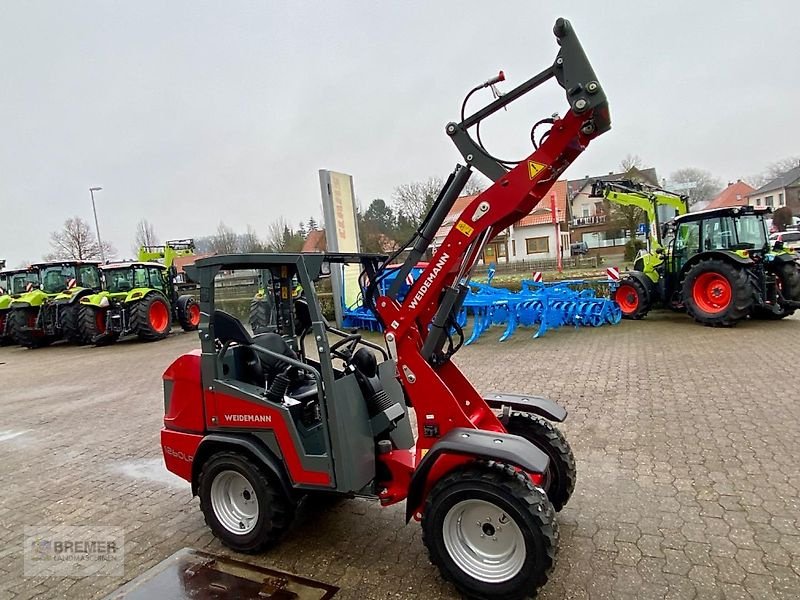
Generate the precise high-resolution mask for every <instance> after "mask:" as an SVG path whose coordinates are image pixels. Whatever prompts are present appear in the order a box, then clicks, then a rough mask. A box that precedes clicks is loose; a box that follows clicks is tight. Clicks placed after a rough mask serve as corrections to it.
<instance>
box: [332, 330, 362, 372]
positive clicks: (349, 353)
mask: <svg viewBox="0 0 800 600" xmlns="http://www.w3.org/2000/svg"><path fill="white" fill-rule="evenodd" d="M360 341H361V334H360V333H351V334H350V335H348V336H346V337H343V338H342V339H340V340H339V341H338V342H336V343H335V344H333V345H331V347H330V351H331V355H332V356H335V357H336V358H341V359H342V360H343V361H344V362H345V364H349V363H350V360H351V359H352V358H353V352H355V349H356V346H357V345H358V343H359V342H360ZM342 347H344V349H343V350H340V348H342Z"/></svg>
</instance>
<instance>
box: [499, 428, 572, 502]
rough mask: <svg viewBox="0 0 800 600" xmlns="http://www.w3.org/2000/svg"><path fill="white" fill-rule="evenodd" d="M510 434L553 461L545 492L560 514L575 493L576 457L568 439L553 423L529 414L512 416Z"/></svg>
mask: <svg viewBox="0 0 800 600" xmlns="http://www.w3.org/2000/svg"><path fill="white" fill-rule="evenodd" d="M506 431H508V433H513V434H514V435H518V436H521V437H524V438H525V439H526V440H528V441H529V442H531V443H532V444H533V445H534V446H536V447H537V448H539V449H540V450H541V451H543V452H544V453H545V454H547V456H548V457H549V458H550V465H549V466H548V468H547V473H546V474H545V481H544V485H543V487H544V489H545V491H546V492H547V498H548V499H549V500H550V503H551V504H552V505H553V508H554V509H555V510H556V511H560V510H561V509H562V508H564V506H565V505H566V504H567V502H568V501H569V499H570V496H572V492H574V491H575V482H576V481H577V477H578V474H577V469H576V466H575V455H574V454H573V453H572V448H570V445H569V442H568V441H567V438H565V437H564V434H563V433H561V431H560V430H559V429H558V428H557V427H556V426H555V425H553V424H552V423H550V421H546V420H545V419H543V418H541V417H538V416H536V415H531V414H528V413H518V412H515V413H511V416H510V417H509V419H508V424H507V425H506Z"/></svg>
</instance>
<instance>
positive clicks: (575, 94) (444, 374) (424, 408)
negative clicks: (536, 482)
mask: <svg viewBox="0 0 800 600" xmlns="http://www.w3.org/2000/svg"><path fill="white" fill-rule="evenodd" d="M553 33H554V34H555V36H556V39H557V41H558V44H559V46H560V50H559V52H558V54H557V55H556V59H555V61H554V62H553V63H552V64H551V65H550V66H549V67H548V68H547V69H545V70H544V71H542V72H541V73H539V74H537V75H535V76H534V77H532V78H531V79H529V80H528V81H526V82H524V83H522V84H521V85H519V86H518V87H516V88H515V89H513V90H511V91H509V92H508V93H506V94H503V95H499V97H498V98H497V99H496V100H495V101H494V102H492V103H490V104H489V105H487V106H485V107H484V108H482V109H480V110H478V111H477V112H475V113H474V114H472V115H470V116H465V115H464V114H463V113H464V111H463V110H462V118H461V120H460V121H459V122H452V123H449V124H448V125H447V126H446V128H445V131H446V133H447V135H448V136H450V138H451V139H452V140H453V142H454V143H455V145H456V147H457V148H458V149H459V151H460V152H461V154H462V156H463V157H464V160H465V161H466V164H465V165H457V166H456V169H455V170H454V171H453V173H452V174H451V175H450V177H449V178H448V180H447V182H446V183H445V185H444V187H443V188H442V190H441V192H440V194H439V196H438V198H437V200H436V201H435V203H434V205H433V207H432V208H431V210H430V212H429V213H428V215H427V216H426V217H425V219H424V220H423V222H422V224H421V225H420V227H419V229H418V230H417V234H416V235H415V236H414V238H413V239H412V240H410V242H409V244H408V245H407V246H406V248H410V250H409V253H408V256H407V258H406V259H405V261H404V262H403V264H402V266H401V267H400V268H399V273H397V275H396V277H395V280H394V284H393V285H392V286H390V287H389V289H388V291H387V292H386V293H385V294H384V295H381V296H378V294H377V289H379V286H378V285H377V283H378V282H379V281H380V280H381V278H382V277H384V276H385V274H386V272H387V269H386V265H388V263H389V262H391V261H392V260H394V258H395V257H391V258H390V259H389V260H388V261H386V263H384V265H383V266H381V267H379V268H378V269H377V270H376V271H375V272H373V273H370V272H366V273H365V275H366V279H367V280H368V281H369V289H368V293H367V294H366V296H367V302H368V303H370V302H371V303H372V306H373V307H374V311H375V313H376V315H377V317H378V318H379V320H380V321H381V322H382V324H383V327H384V335H385V338H386V342H387V347H388V348H389V350H390V351H391V353H392V355H393V356H394V357H395V358H396V359H397V363H398V365H397V366H398V374H399V376H400V380H401V383H402V384H403V387H404V389H405V391H406V393H407V396H408V398H409V400H410V401H411V402H412V404H414V405H415V407H416V408H417V412H418V414H422V415H424V416H425V418H426V419H427V418H430V419H429V420H430V421H431V423H430V427H429V428H427V429H425V431H428V432H429V433H430V436H429V437H431V438H436V437H438V431H439V429H438V428H439V426H440V425H441V426H443V427H445V424H446V429H449V428H451V427H476V426H481V425H483V427H484V428H488V429H490V430H491V429H494V430H499V431H502V426H500V424H499V422H498V421H497V420H496V418H495V417H494V415H493V414H492V413H491V411H490V410H489V409H488V406H487V405H486V403H485V402H484V401H483V400H482V399H481V396H480V394H478V392H477V391H476V390H475V389H474V388H473V387H472V385H471V384H470V383H469V381H467V380H466V378H465V377H464V376H463V375H462V374H461V372H460V371H459V370H458V369H457V367H456V366H455V365H454V364H453V363H452V361H451V360H450V357H451V356H452V355H453V353H454V352H455V351H456V350H457V349H458V348H459V347H460V345H461V342H460V341H459V342H458V343H454V342H453V332H454V331H455V332H456V335H457V336H459V337H460V338H461V340H463V335H460V329H459V328H458V325H457V323H456V319H455V317H456V315H457V313H458V311H459V309H460V307H461V304H462V302H463V300H464V297H465V295H466V293H467V291H468V282H469V280H470V276H471V274H472V271H473V269H474V267H475V265H476V264H477V263H478V261H479V259H480V257H481V255H482V252H483V249H484V247H485V246H486V244H487V243H488V242H489V241H491V240H492V239H493V238H494V237H496V236H497V235H498V234H500V233H501V232H502V231H503V230H504V229H505V228H506V227H508V226H509V225H511V224H512V223H515V222H516V221H518V220H519V219H520V218H522V217H523V216H525V215H527V214H528V213H530V211H531V210H532V209H533V208H534V207H535V206H536V205H537V204H538V203H539V201H540V200H541V199H542V198H543V197H545V196H546V194H547V192H548V191H549V190H550V188H551V187H552V185H553V184H554V183H555V181H556V180H557V179H558V177H559V175H560V174H561V173H563V172H564V170H565V169H566V168H567V167H568V166H569V165H570V164H572V162H573V161H574V160H575V159H576V158H577V157H578V156H579V155H580V154H581V153H582V152H583V151H584V150H585V149H586V147H587V146H588V144H589V142H590V141H591V140H592V139H594V138H595V137H597V136H598V135H600V134H602V133H604V132H605V131H607V130H608V129H610V126H611V122H610V116H609V111H608V102H607V100H606V96H605V93H604V92H603V89H602V87H601V85H600V83H599V81H598V80H597V77H596V75H595V73H594V70H593V69H592V66H591V64H590V63H589V61H588V59H587V58H586V54H585V53H584V51H583V48H582V47H581V44H580V42H579V41H578V38H577V35H576V34H575V31H574V30H573V28H572V25H571V24H570V23H569V21H567V20H566V19H558V20H557V21H556V24H555V27H554V28H553ZM503 78H504V77H503V74H502V72H501V74H500V75H498V76H497V77H495V78H493V79H490V80H489V81H487V82H485V83H484V84H481V85H480V86H477V87H476V88H475V89H473V90H472V91H471V92H470V95H471V94H472V93H473V92H475V91H476V90H478V89H482V88H484V87H493V86H494V85H495V84H496V83H497V82H499V81H501V80H502V79H503ZM550 79H555V80H556V82H557V83H558V84H559V85H560V86H561V87H562V88H563V89H564V91H565V94H566V99H567V102H568V104H569V108H568V110H567V112H566V114H565V116H564V117H559V116H558V115H554V116H553V117H551V118H546V119H542V120H540V121H539V122H538V123H537V124H536V125H534V130H533V131H532V132H531V134H532V135H531V139H532V141H533V143H534V151H533V152H532V153H531V154H530V155H529V156H527V157H526V158H524V159H522V160H520V161H518V162H510V161H504V160H500V159H498V158H496V157H495V156H493V155H492V154H491V153H490V152H489V151H488V150H487V149H486V148H485V146H484V145H483V143H482V142H481V139H480V130H479V128H480V124H481V122H482V121H483V120H484V119H486V118H487V117H489V116H491V115H492V114H494V113H496V112H497V111H499V110H501V109H503V108H505V107H506V106H508V105H509V104H510V103H512V102H513V101H515V100H517V99H519V98H520V97H522V96H523V95H525V94H527V93H528V92H530V91H532V90H534V89H536V88H537V87H539V86H540V85H542V84H543V83H545V82H547V81H548V80H550ZM467 98H469V95H468V97H467ZM464 104H465V105H466V100H465V103H464ZM540 125H549V130H548V131H547V132H546V133H544V134H543V135H541V136H540V137H539V138H538V140H537V138H536V136H535V130H536V127H537V126H540ZM473 131H474V134H475V137H473ZM473 168H476V169H478V170H479V171H481V172H483V173H484V174H485V175H486V176H487V177H489V179H491V180H492V181H493V182H494V183H493V184H492V185H491V187H489V188H488V189H487V190H486V191H484V192H483V193H481V194H479V195H478V196H477V197H476V198H475V199H474V200H473V201H472V202H470V204H469V205H468V206H467V207H466V209H465V210H464V211H463V212H462V213H461V214H460V216H459V217H458V218H457V219H456V220H455V224H454V226H453V227H452V228H451V229H450V231H449V233H448V234H447V235H446V237H445V238H444V240H443V242H442V243H441V244H440V245H439V246H438V247H437V248H436V249H435V251H434V253H433V256H432V258H431V259H430V260H429V262H428V265H427V267H426V268H425V269H424V271H423V272H422V274H421V275H420V276H419V277H418V278H417V279H416V281H415V282H414V284H413V285H412V286H411V289H410V291H408V292H407V293H406V295H405V297H404V298H402V300H401V299H400V297H399V292H400V287H401V286H402V284H403V281H404V280H405V279H406V276H407V275H408V274H409V273H410V272H411V269H412V268H413V267H414V266H415V265H416V264H417V262H418V261H419V260H420V259H421V258H422V257H423V256H425V253H426V251H427V250H428V249H429V247H430V245H431V242H432V240H433V239H434V236H435V234H436V232H437V230H438V229H439V227H440V226H441V225H442V223H443V221H444V219H445V217H446V216H447V214H448V213H449V211H450V210H451V208H452V206H453V203H454V202H455V200H456V198H457V197H458V196H459V194H460V193H461V191H462V190H463V189H464V186H465V185H466V183H467V181H468V179H469V177H470V174H471V171H472V169H473ZM426 435H427V434H426ZM423 437H425V436H423ZM430 442H431V440H425V439H422V440H420V444H419V445H418V451H420V452H422V451H425V449H426V448H429V447H430Z"/></svg>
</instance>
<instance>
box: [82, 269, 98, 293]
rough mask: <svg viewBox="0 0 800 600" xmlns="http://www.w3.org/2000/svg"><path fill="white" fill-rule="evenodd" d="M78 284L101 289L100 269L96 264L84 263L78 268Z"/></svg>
mask: <svg viewBox="0 0 800 600" xmlns="http://www.w3.org/2000/svg"><path fill="white" fill-rule="evenodd" d="M78 285H79V286H81V287H85V288H92V289H100V270H99V269H98V268H97V267H96V266H95V265H84V266H82V267H80V268H79V269H78Z"/></svg>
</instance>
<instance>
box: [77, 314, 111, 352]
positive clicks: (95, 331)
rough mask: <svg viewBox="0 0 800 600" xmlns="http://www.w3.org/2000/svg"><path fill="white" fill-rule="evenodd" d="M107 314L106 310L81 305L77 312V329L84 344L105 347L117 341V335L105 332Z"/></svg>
mask: <svg viewBox="0 0 800 600" xmlns="http://www.w3.org/2000/svg"><path fill="white" fill-rule="evenodd" d="M107 313H108V309H107V308H100V307H97V306H90V305H85V304H84V305H81V308H80V310H79V311H78V327H79V329H80V334H81V339H82V340H83V343H84V344H94V345H95V346H107V345H109V344H113V343H114V342H116V341H117V339H118V338H119V335H118V334H116V333H110V332H108V331H106V324H105V320H106V317H107Z"/></svg>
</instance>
